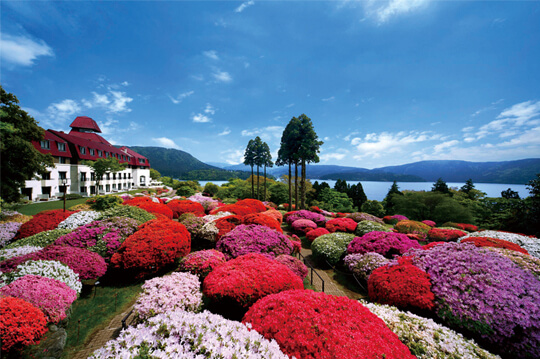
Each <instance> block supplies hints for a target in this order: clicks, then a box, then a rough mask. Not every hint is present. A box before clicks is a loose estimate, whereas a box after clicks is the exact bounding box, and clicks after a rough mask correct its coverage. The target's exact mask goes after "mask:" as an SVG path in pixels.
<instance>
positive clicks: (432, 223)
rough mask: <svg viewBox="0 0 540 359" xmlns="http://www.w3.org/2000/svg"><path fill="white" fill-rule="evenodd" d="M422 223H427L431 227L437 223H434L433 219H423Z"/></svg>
mask: <svg viewBox="0 0 540 359" xmlns="http://www.w3.org/2000/svg"><path fill="white" fill-rule="evenodd" d="M422 223H424V224H427V225H428V226H430V227H432V228H433V227H435V226H436V225H437V223H435V222H434V221H432V220H429V219H426V220H423V221H422Z"/></svg>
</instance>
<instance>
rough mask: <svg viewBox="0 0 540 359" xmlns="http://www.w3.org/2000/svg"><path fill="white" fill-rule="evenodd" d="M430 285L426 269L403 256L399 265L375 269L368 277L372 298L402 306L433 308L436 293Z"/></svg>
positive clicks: (369, 291) (370, 296) (383, 302)
mask: <svg viewBox="0 0 540 359" xmlns="http://www.w3.org/2000/svg"><path fill="white" fill-rule="evenodd" d="M430 286H431V283H430V281H429V275H428V274H427V273H426V272H425V271H423V270H421V269H420V268H418V267H415V266H414V265H412V264H411V261H410V260H404V259H401V258H400V260H399V263H398V264H397V265H391V266H389V265H386V266H382V267H379V268H377V269H375V270H374V271H373V272H372V273H371V275H370V276H369V279H368V293H369V298H370V300H372V301H376V302H379V303H382V304H390V305H395V306H397V307H402V308H407V307H416V308H420V309H432V308H433V307H434V306H435V303H434V300H435V295H434V294H433V292H431V290H430Z"/></svg>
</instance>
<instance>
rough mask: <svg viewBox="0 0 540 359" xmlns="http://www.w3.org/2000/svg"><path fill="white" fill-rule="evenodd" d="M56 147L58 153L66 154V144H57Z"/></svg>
mask: <svg viewBox="0 0 540 359" xmlns="http://www.w3.org/2000/svg"><path fill="white" fill-rule="evenodd" d="M56 147H58V151H61V152H66V144H65V143H63V142H56Z"/></svg>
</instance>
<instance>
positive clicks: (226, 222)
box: [214, 215, 242, 240]
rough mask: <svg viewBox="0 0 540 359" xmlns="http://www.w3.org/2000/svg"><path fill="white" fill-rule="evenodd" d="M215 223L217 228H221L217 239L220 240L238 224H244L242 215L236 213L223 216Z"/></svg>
mask: <svg viewBox="0 0 540 359" xmlns="http://www.w3.org/2000/svg"><path fill="white" fill-rule="evenodd" d="M214 224H215V226H216V228H217V229H219V232H218V234H217V235H216V240H218V239H220V238H221V237H223V236H224V235H226V234H227V233H229V232H230V231H232V230H233V229H234V228H235V227H236V226H238V225H240V224H242V217H240V216H235V215H232V216H226V217H221V218H218V219H217V220H215V221H214Z"/></svg>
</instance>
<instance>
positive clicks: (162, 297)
mask: <svg viewBox="0 0 540 359" xmlns="http://www.w3.org/2000/svg"><path fill="white" fill-rule="evenodd" d="M200 288H201V282H200V280H199V277H198V276H196V275H194V274H191V273H180V272H174V273H172V274H170V275H166V276H164V277H159V278H153V279H150V280H147V281H146V282H145V283H144V284H143V286H142V289H143V292H142V293H141V294H140V295H139V297H138V298H137V302H136V303H135V307H134V309H135V313H136V315H137V316H138V318H139V320H144V319H148V318H150V317H152V316H155V315H157V314H161V313H167V312H171V311H173V310H177V309H181V310H185V311H190V312H198V311H200V309H201V307H202V292H201V289H200Z"/></svg>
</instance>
